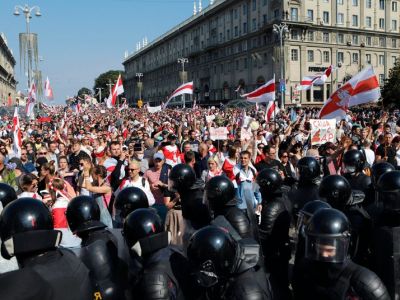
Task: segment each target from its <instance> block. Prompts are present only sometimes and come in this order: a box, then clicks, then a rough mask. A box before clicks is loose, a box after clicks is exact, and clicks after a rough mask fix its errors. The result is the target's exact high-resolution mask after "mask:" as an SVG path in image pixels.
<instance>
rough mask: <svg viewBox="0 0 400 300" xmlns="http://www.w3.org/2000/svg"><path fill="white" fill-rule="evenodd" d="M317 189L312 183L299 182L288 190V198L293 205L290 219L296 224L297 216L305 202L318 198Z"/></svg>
mask: <svg viewBox="0 0 400 300" xmlns="http://www.w3.org/2000/svg"><path fill="white" fill-rule="evenodd" d="M318 188H319V187H318V185H317V184H315V183H312V182H304V183H302V182H299V183H298V184H297V186H294V187H293V188H292V189H291V190H290V192H289V193H288V197H289V199H290V202H291V203H292V205H293V211H292V218H294V219H295V222H297V214H298V213H299V211H300V210H301V209H302V208H303V207H304V205H305V204H306V203H307V202H309V201H313V200H318V199H319V198H320V197H319V192H318Z"/></svg>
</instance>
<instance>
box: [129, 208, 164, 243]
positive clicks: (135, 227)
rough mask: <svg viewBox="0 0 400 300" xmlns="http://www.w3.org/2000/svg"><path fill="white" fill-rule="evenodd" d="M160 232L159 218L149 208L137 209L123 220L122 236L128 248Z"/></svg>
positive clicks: (160, 223) (162, 229) (161, 226)
mask: <svg viewBox="0 0 400 300" xmlns="http://www.w3.org/2000/svg"><path fill="white" fill-rule="evenodd" d="M161 232H164V227H163V225H162V221H161V218H160V217H159V216H158V215H157V213H156V212H155V211H154V210H152V209H150V208H139V209H137V210H135V211H133V212H131V213H130V214H129V215H128V216H127V217H126V218H125V221H124V226H123V235H124V238H125V241H126V243H127V244H128V246H129V248H132V246H134V245H135V244H136V243H137V242H140V241H141V240H143V239H145V238H147V237H150V236H153V235H156V234H158V233H161Z"/></svg>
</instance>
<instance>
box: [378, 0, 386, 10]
mask: <svg viewBox="0 0 400 300" xmlns="http://www.w3.org/2000/svg"><path fill="white" fill-rule="evenodd" d="M379 9H381V10H384V9H385V0H379Z"/></svg>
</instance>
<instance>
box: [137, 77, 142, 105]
mask: <svg viewBox="0 0 400 300" xmlns="http://www.w3.org/2000/svg"><path fill="white" fill-rule="evenodd" d="M136 77H137V78H138V89H139V100H142V82H141V81H140V78H142V77H143V73H136Z"/></svg>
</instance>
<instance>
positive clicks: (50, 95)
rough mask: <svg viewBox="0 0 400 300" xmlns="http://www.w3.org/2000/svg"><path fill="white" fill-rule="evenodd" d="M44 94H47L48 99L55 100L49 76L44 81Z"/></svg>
mask: <svg viewBox="0 0 400 300" xmlns="http://www.w3.org/2000/svg"><path fill="white" fill-rule="evenodd" d="M44 95H45V96H46V98H47V100H54V95H53V89H52V88H51V86H50V80H49V77H47V78H46V81H45V83H44Z"/></svg>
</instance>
